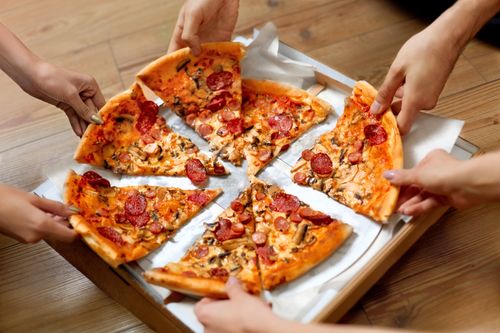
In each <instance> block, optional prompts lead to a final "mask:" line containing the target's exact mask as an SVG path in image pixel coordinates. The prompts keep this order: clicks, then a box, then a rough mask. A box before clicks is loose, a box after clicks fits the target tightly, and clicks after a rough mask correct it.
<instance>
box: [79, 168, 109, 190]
mask: <svg viewBox="0 0 500 333" xmlns="http://www.w3.org/2000/svg"><path fill="white" fill-rule="evenodd" d="M82 179H83V180H85V181H86V182H87V183H88V184H89V185H90V186H92V187H111V184H110V183H109V181H108V180H107V179H104V178H102V177H101V175H100V174H98V173H97V172H94V171H87V172H85V173H84V174H83V175H82Z"/></svg>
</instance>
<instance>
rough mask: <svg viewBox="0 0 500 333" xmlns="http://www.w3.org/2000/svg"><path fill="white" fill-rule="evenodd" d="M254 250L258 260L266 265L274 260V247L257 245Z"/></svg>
mask: <svg viewBox="0 0 500 333" xmlns="http://www.w3.org/2000/svg"><path fill="white" fill-rule="evenodd" d="M255 252H257V254H258V256H259V258H260V260H261V261H262V262H263V263H264V264H266V265H272V264H274V262H275V261H276V260H275V259H274V256H276V252H274V249H273V248H272V247H270V246H267V245H264V246H258V247H257V249H256V250H255Z"/></svg>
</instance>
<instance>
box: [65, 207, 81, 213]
mask: <svg viewBox="0 0 500 333" xmlns="http://www.w3.org/2000/svg"><path fill="white" fill-rule="evenodd" d="M68 209H69V210H70V211H72V212H75V213H80V208H78V207H75V206H69V207H68Z"/></svg>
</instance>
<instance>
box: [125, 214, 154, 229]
mask: <svg viewBox="0 0 500 333" xmlns="http://www.w3.org/2000/svg"><path fill="white" fill-rule="evenodd" d="M127 219H128V220H129V221H130V224H132V225H134V226H136V227H138V228H141V227H144V226H145V225H146V224H148V222H149V220H150V216H149V213H148V212H144V213H142V214H140V215H132V214H127Z"/></svg>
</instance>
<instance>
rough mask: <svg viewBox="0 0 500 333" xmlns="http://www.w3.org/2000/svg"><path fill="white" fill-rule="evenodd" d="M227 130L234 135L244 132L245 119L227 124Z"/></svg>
mask: <svg viewBox="0 0 500 333" xmlns="http://www.w3.org/2000/svg"><path fill="white" fill-rule="evenodd" d="M227 129H228V130H229V132H231V133H233V134H239V133H242V132H243V119H241V118H235V119H232V120H230V121H228V122H227Z"/></svg>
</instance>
